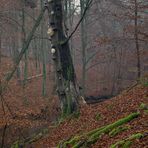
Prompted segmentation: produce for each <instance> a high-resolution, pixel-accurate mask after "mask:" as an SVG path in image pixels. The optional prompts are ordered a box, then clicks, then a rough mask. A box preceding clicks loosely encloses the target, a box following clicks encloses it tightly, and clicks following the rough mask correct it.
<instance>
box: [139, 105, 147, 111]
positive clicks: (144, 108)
mask: <svg viewBox="0 0 148 148" xmlns="http://www.w3.org/2000/svg"><path fill="white" fill-rule="evenodd" d="M139 108H140V109H143V110H148V105H147V104H145V103H141V104H140V107H139Z"/></svg>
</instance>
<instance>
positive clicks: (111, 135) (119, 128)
mask: <svg viewBox="0 0 148 148" xmlns="http://www.w3.org/2000/svg"><path fill="white" fill-rule="evenodd" d="M128 129H129V127H128V126H119V127H117V128H114V129H113V130H112V131H111V132H109V136H110V137H114V136H116V135H117V134H119V133H121V132H123V131H125V130H128Z"/></svg>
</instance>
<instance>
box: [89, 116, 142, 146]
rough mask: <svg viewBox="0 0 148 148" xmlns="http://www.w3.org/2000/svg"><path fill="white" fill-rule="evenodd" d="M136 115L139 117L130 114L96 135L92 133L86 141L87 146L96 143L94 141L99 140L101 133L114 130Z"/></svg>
mask: <svg viewBox="0 0 148 148" xmlns="http://www.w3.org/2000/svg"><path fill="white" fill-rule="evenodd" d="M138 115H139V113H133V114H130V115H129V116H127V117H125V118H123V119H120V120H118V121H116V122H114V123H113V124H109V125H107V126H105V127H104V128H103V129H101V130H98V131H97V132H96V133H94V134H93V135H92V136H90V138H89V140H88V144H91V143H94V142H96V140H97V139H99V137H100V136H101V134H102V133H109V132H110V131H111V130H112V129H114V128H116V127H118V126H120V125H122V124H124V123H127V122H129V121H131V120H132V119H134V118H136V117H138Z"/></svg>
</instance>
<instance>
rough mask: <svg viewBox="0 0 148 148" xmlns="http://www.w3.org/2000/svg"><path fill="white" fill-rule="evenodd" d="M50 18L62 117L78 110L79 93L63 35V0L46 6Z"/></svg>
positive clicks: (50, 33)
mask: <svg viewBox="0 0 148 148" xmlns="http://www.w3.org/2000/svg"><path fill="white" fill-rule="evenodd" d="M46 6H47V8H48V12H49V17H50V23H49V24H50V26H49V29H48V34H49V36H50V38H51V44H52V49H51V53H52V55H53V61H54V66H55V72H56V83H57V93H58V96H59V99H60V101H61V111H62V116H63V117H65V116H68V115H69V114H71V113H73V112H75V111H77V110H78V98H79V93H78V90H77V86H76V76H75V71H74V66H73V62H72V57H71V54H70V49H69V45H68V42H65V41H66V37H65V35H64V33H63V24H62V23H63V15H62V13H63V11H62V0H54V1H50V2H48V3H47V4H46Z"/></svg>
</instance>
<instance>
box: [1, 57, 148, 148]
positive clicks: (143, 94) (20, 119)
mask: <svg viewBox="0 0 148 148" xmlns="http://www.w3.org/2000/svg"><path fill="white" fill-rule="evenodd" d="M10 63H11V61H9V60H8V59H6V60H2V63H1V65H0V78H1V80H3V78H4V76H5V75H6V74H7V72H8V71H9V70H10V67H11V66H12V64H10ZM49 81H50V80H49ZM41 84H42V78H41V77H39V78H36V79H33V80H31V81H29V82H28V83H27V85H26V86H25V88H23V87H22V85H20V84H19V83H18V82H17V81H16V79H15V78H13V79H12V80H11V82H10V84H9V87H8V89H7V91H6V93H5V94H4V95H3V99H4V100H5V101H6V102H7V105H8V106H9V108H10V110H11V111H10V110H8V108H7V107H6V104H4V106H5V112H4V110H3V107H2V105H3V103H2V100H1V102H0V144H1V143H2V141H3V142H4V145H5V147H10V145H12V144H13V143H14V142H16V141H18V140H22V139H27V138H28V137H29V138H31V139H29V140H28V141H32V140H33V139H34V137H38V136H37V135H40V136H39V138H37V139H36V140H37V141H36V140H35V142H33V143H32V144H27V145H25V147H33V148H46V147H48V148H53V147H56V146H57V144H58V143H59V142H60V141H63V140H66V139H69V138H71V137H73V136H75V135H79V134H82V133H86V132H88V131H90V130H93V129H95V128H99V127H101V126H104V125H108V124H110V123H113V122H114V121H117V120H118V119H120V118H123V117H125V116H127V115H128V114H130V113H132V112H135V111H137V110H140V109H139V106H140V104H141V103H145V104H148V87H144V86H141V85H138V86H136V87H135V88H133V89H131V90H130V91H129V92H123V93H122V94H121V95H119V96H117V97H114V98H112V99H110V100H107V101H104V102H101V103H98V104H94V105H83V106H81V110H80V116H77V118H76V117H74V118H69V119H67V120H65V121H64V122H62V123H61V124H60V125H58V126H56V127H53V126H52V123H51V121H53V120H56V118H57V115H58V105H57V104H58V99H57V97H52V96H50V97H49V96H48V97H47V98H46V97H45V98H42V97H39V96H41V87H42V86H41ZM51 85H52V84H51V83H50V84H49V86H48V87H47V90H48V91H50V92H48V93H51V90H52V89H51ZM140 112H141V114H140V116H139V117H138V118H137V119H134V120H132V121H131V122H129V123H128V124H127V125H125V126H128V127H129V129H128V130H125V131H123V132H121V133H119V134H117V135H116V136H114V137H110V136H109V135H108V134H105V135H103V136H102V137H101V138H100V139H99V140H98V141H97V142H96V143H95V144H94V145H93V146H92V147H93V148H109V147H110V145H111V144H113V143H115V142H116V141H118V140H121V139H125V138H127V137H128V136H129V135H131V134H135V133H139V132H148V114H147V113H146V112H144V111H142V110H140ZM13 117H15V118H13ZM6 124H7V127H6V129H5V126H6ZM47 128H48V129H49V132H48V134H44V133H43V134H42V135H41V134H40V132H41V131H42V130H44V129H47ZM41 137H42V138H41ZM28 141H27V142H28ZM147 141H148V138H147V137H145V138H142V139H139V140H135V141H134V142H135V144H134V145H132V147H138V148H147V147H148V142H147Z"/></svg>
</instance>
